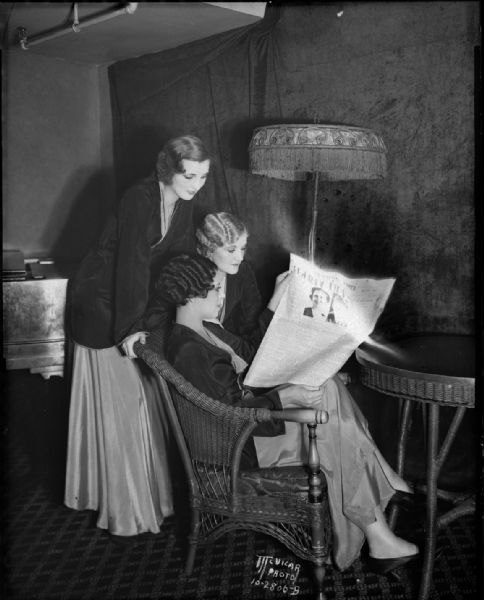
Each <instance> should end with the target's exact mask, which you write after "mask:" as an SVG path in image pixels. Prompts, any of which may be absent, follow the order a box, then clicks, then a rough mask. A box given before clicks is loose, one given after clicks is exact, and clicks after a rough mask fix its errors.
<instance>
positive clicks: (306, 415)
mask: <svg viewBox="0 0 484 600" xmlns="http://www.w3.org/2000/svg"><path fill="white" fill-rule="evenodd" d="M270 416H271V419H273V420H274V421H289V422H292V423H316V424H318V425H322V424H324V423H327V422H328V419H329V415H328V413H327V411H325V410H319V409H315V408H285V409H284V410H271V411H270Z"/></svg>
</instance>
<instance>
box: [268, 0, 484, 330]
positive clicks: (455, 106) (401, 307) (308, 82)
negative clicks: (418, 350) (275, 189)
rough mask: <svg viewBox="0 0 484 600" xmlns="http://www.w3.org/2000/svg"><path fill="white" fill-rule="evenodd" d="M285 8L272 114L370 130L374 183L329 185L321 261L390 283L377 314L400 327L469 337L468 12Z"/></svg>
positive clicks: (453, 8) (411, 7)
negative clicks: (382, 149)
mask: <svg viewBox="0 0 484 600" xmlns="http://www.w3.org/2000/svg"><path fill="white" fill-rule="evenodd" d="M343 9H344V10H343V14H342V16H341V17H338V16H337V10H340V7H339V5H338V8H336V7H335V6H327V7H321V6H315V7H307V8H305V9H297V8H291V9H288V10H287V11H286V12H285V16H284V17H283V19H282V21H281V23H280V27H278V29H277V34H278V38H277V39H278V42H279V47H280V50H281V55H282V61H281V63H282V64H283V65H284V69H283V70H281V71H280V76H279V86H280V88H281V94H280V96H281V101H282V112H283V114H284V115H287V116H290V115H291V116H295V117H304V118H306V119H308V120H310V119H311V118H312V117H314V116H316V117H318V118H319V119H321V120H322V121H323V122H324V121H329V122H343V123H347V124H355V125H360V126H363V127H369V128H372V129H374V130H376V131H377V132H379V133H380V134H381V135H382V136H383V139H384V140H385V143H386V145H387V148H388V165H389V168H388V176H387V178H386V179H385V180H384V181H381V182H368V183H365V184H363V185H362V184H360V183H358V184H356V183H355V184H342V185H331V186H328V189H327V192H326V193H325V194H323V196H324V197H323V198H321V218H320V227H319V232H318V233H319V239H320V245H319V248H320V255H321V257H322V259H323V260H324V261H325V262H326V263H329V264H334V265H337V266H339V267H342V268H348V269H351V270H353V269H355V270H357V271H358V272H361V273H364V274H371V273H375V274H385V273H386V274H392V275H394V276H396V277H397V283H396V285H395V288H394V291H393V294H392V297H391V299H390V302H389V305H388V307H387V311H386V313H385V317H386V318H387V323H388V324H395V325H396V326H397V325H398V323H401V328H402V329H403V330H408V329H411V330H417V331H418V330H422V329H423V330H427V331H432V330H433V331H461V332H463V331H465V332H468V331H470V330H472V327H473V324H472V318H473V244H474V195H473V194H474V188H473V180H474V47H475V45H476V44H477V43H478V40H479V38H478V4H477V3H467V2H441V3H440V2H411V3H405V2H396V3H391V2H390V3H386V2H385V3H366V2H362V3H352V4H348V5H347V6H344V5H343Z"/></svg>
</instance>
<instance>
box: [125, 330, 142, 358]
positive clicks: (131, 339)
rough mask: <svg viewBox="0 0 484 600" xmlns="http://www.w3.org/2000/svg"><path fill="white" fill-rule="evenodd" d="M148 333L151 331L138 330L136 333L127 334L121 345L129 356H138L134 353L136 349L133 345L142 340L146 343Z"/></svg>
mask: <svg viewBox="0 0 484 600" xmlns="http://www.w3.org/2000/svg"><path fill="white" fill-rule="evenodd" d="M148 335H149V333H148V332H147V331H137V332H136V333H132V334H131V335H127V336H126V337H125V338H124V340H123V341H122V342H121V344H120V346H121V348H122V349H123V352H124V353H125V354H126V356H127V357H128V358H136V354H135V353H134V350H133V346H134V344H135V342H140V343H141V344H146V338H147V337H148Z"/></svg>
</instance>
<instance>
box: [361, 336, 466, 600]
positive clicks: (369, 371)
mask: <svg viewBox="0 0 484 600" xmlns="http://www.w3.org/2000/svg"><path fill="white" fill-rule="evenodd" d="M356 359H357V361H358V363H359V364H360V367H361V381H362V383H363V384H364V385H365V386H367V387H369V388H371V389H373V390H376V391H378V392H380V393H383V394H386V395H389V396H394V397H395V398H399V399H400V401H401V417H400V427H399V437H398V454H397V472H398V474H399V475H401V476H403V473H404V467H405V452H406V445H407V440H408V434H409V429H410V423H411V413H412V410H413V407H414V406H415V402H418V403H424V411H425V412H426V417H427V418H426V435H427V453H426V454H427V455H426V471H427V472H426V496H427V500H426V532H425V548H424V559H423V569H422V578H421V582H420V590H419V596H418V598H419V600H426V599H427V598H428V595H429V592H430V585H431V581H432V571H433V565H434V555H435V547H436V539H437V534H438V529H439V527H441V526H443V525H446V524H447V523H450V522H451V521H453V520H454V519H456V518H458V517H460V516H463V515H466V514H472V513H473V512H474V511H475V498H474V497H468V496H467V497H466V496H463V495H460V496H459V495H455V494H451V493H449V492H445V491H443V490H439V489H438V488H437V480H438V476H439V473H440V471H441V468H442V466H443V464H444V462H445V460H446V458H447V456H448V453H449V450H450V448H451V446H452V443H453V441H454V439H455V437H456V434H457V432H458V430H459V426H460V423H461V421H462V419H463V417H464V413H465V411H466V409H468V408H474V373H475V340H474V337H472V336H465V335H446V334H429V335H427V334H422V335H415V336H411V337H405V338H402V339H400V340H397V341H395V342H392V343H390V344H388V345H386V346H385V347H383V346H373V345H369V344H362V345H361V346H360V348H358V349H357V350H356ZM441 406H451V407H455V412H454V416H453V419H452V421H451V423H450V426H449V428H448V430H447V433H446V435H445V438H444V440H443V442H442V444H441V446H440V448H439V447H438V444H439V410H440V407H441ZM437 498H443V499H445V500H448V501H452V502H453V508H452V509H451V510H449V511H447V512H446V513H445V514H441V515H440V516H439V515H438V514H437ZM396 516H397V515H396V510H394V511H393V512H392V514H391V515H390V525H391V526H393V525H394V523H395V519H396Z"/></svg>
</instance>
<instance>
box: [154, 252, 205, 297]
mask: <svg viewBox="0 0 484 600" xmlns="http://www.w3.org/2000/svg"><path fill="white" fill-rule="evenodd" d="M216 272H217V266H216V265H215V264H214V263H213V262H212V261H211V260H209V259H208V258H205V257H204V256H199V255H190V254H180V256H176V257H175V258H172V259H171V260H170V261H169V262H168V263H167V264H166V265H165V266H164V267H163V268H162V269H161V271H160V274H159V276H158V279H157V281H156V286H155V287H156V291H157V294H158V295H159V296H160V297H161V298H162V299H163V300H165V301H166V302H168V303H169V304H175V305H176V306H183V305H185V304H186V303H187V302H188V300H190V298H206V297H207V294H208V292H209V291H210V290H212V289H213V288H214V287H215V284H214V282H213V278H214V277H215V273H216Z"/></svg>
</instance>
